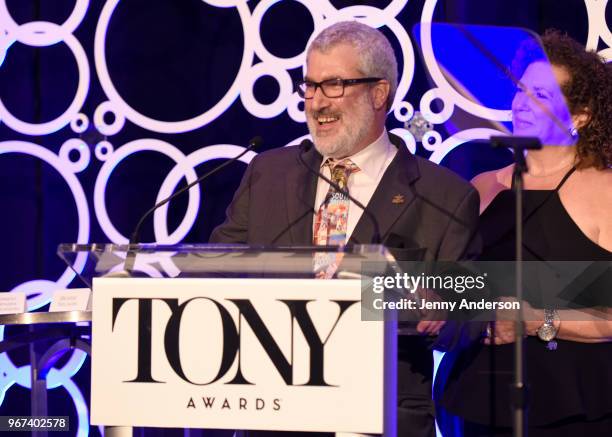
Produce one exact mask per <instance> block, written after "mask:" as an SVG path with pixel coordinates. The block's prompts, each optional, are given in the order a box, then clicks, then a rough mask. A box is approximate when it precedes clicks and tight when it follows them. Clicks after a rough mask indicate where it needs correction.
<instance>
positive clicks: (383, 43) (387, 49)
mask: <svg viewBox="0 0 612 437" xmlns="http://www.w3.org/2000/svg"><path fill="white" fill-rule="evenodd" d="M340 44H348V45H350V46H352V47H354V48H355V49H356V50H357V52H358V53H359V54H360V56H359V63H360V68H359V71H360V72H361V73H362V74H364V75H366V76H370V77H380V78H383V79H385V80H387V81H388V82H389V85H390V87H389V97H388V98H387V110H389V109H391V105H392V104H393V99H394V98H395V92H396V91H397V59H396V58H395V52H394V51H393V48H392V47H391V43H389V40H388V39H387V38H386V37H385V35H383V33H382V32H381V31H379V30H377V29H374V28H372V27H370V26H368V25H367V24H363V23H360V22H358V21H341V22H339V23H335V24H333V25H331V26H330V27H328V28H326V29H324V30H323V31H322V32H321V33H319V34H318V35H317V36H316V38H315V39H314V40H313V41H312V43H311V44H310V47H308V51H307V57H308V56H310V53H311V52H312V51H313V50H317V51H320V52H326V51H328V50H330V49H332V48H333V47H336V46H337V45H340Z"/></svg>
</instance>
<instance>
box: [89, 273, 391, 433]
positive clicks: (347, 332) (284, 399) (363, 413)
mask: <svg viewBox="0 0 612 437" xmlns="http://www.w3.org/2000/svg"><path fill="white" fill-rule="evenodd" d="M93 290H94V291H93V335H92V339H93V345H92V356H93V357H92V381H91V423H92V424H98V425H126V426H127V425H129V426H147V427H181V428H225V429H255V430H256V429H268V430H289V431H330V432H358V433H368V434H377V433H382V432H383V400H384V361H385V356H384V323H381V322H362V321H361V311H360V300H361V296H360V294H361V283H360V281H358V280H311V279H197V278H184V279H150V278H124V279H116V278H96V279H94V287H93Z"/></svg>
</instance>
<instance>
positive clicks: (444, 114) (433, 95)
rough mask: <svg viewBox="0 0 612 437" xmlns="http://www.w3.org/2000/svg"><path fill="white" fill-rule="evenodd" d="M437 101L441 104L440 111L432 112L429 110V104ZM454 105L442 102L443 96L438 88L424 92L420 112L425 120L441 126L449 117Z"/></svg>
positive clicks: (445, 101)
mask: <svg viewBox="0 0 612 437" xmlns="http://www.w3.org/2000/svg"><path fill="white" fill-rule="evenodd" d="M436 99H439V100H441V101H442V103H443V107H442V110H441V111H440V112H433V111H432V110H431V104H432V102H433V101H434V100H436ZM454 109H455V105H454V104H453V103H452V102H449V101H447V100H444V96H443V94H442V91H441V90H440V88H432V89H430V90H428V91H427V92H425V93H424V94H423V96H422V97H421V102H420V110H421V114H423V117H424V118H425V120H427V121H428V122H430V123H433V124H442V123H444V122H446V121H447V120H448V119H449V118H450V116H451V115H453V110H454Z"/></svg>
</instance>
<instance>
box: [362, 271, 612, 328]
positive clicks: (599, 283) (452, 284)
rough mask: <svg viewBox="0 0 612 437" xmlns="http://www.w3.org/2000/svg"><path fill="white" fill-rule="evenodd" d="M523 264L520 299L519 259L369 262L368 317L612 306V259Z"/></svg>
mask: <svg viewBox="0 0 612 437" xmlns="http://www.w3.org/2000/svg"><path fill="white" fill-rule="evenodd" d="M522 266H523V286H522V294H523V296H522V299H520V300H519V299H517V298H516V285H515V284H516V282H515V269H516V263H515V262H489V261H487V262H404V263H398V264H397V265H394V266H392V268H391V269H390V268H389V266H383V265H381V264H376V263H364V265H363V266H362V272H361V273H362V294H361V297H362V302H361V305H362V307H361V308H362V319H363V320H389V319H394V320H400V321H418V320H422V319H424V318H426V319H429V320H449V319H452V320H463V321H469V320H479V321H485V320H486V321H491V320H495V319H497V318H499V314H500V312H503V313H504V315H505V317H507V318H510V319H511V318H515V317H518V314H519V311H520V310H521V309H523V308H524V307H529V308H555V309H569V308H573V309H576V308H578V309H585V310H586V309H590V308H612V297H611V296H610V293H609V290H610V289H612V288H611V286H612V264H611V263H610V262H608V261H606V262H589V261H572V262H566V261H563V262H539V261H533V262H524V263H522ZM605 313H606V312H604V314H605ZM577 314H578V315H577V316H576V317H580V313H579V312H578V313H577Z"/></svg>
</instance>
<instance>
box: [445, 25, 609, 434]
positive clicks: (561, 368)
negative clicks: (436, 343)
mask: <svg viewBox="0 0 612 437" xmlns="http://www.w3.org/2000/svg"><path fill="white" fill-rule="evenodd" d="M542 43H543V46H544V50H545V51H546V54H547V56H548V60H549V61H550V64H549V63H548V61H547V60H546V59H543V56H542V54H541V51H540V50H530V49H529V48H527V50H524V52H523V56H521V57H520V62H517V65H516V67H518V68H517V69H518V72H519V74H518V76H517V77H519V82H518V88H517V92H516V95H515V97H514V99H513V102H512V116H513V117H512V123H513V129H514V134H515V135H520V136H537V137H539V138H540V139H541V141H542V143H543V148H542V149H541V150H537V151H530V152H529V154H528V155H527V158H526V159H527V165H528V172H527V173H526V174H525V175H524V184H525V190H526V191H525V193H524V198H523V199H524V205H525V206H524V213H525V214H524V216H523V232H524V234H523V235H524V245H523V259H524V260H540V261H541V260H546V261H570V260H571V261H578V260H583V261H610V260H612V169H611V168H610V166H611V165H612V70H611V67H610V66H609V65H607V64H606V63H605V62H604V61H603V60H602V59H601V58H600V57H599V56H598V55H597V54H595V53H590V52H586V51H585V50H584V48H583V47H581V46H580V45H579V44H578V43H577V42H575V41H574V40H572V39H571V38H569V37H568V36H565V35H562V34H560V33H559V32H556V31H548V32H546V34H545V35H544V36H543V38H542ZM538 52H539V53H540V54H539V55H538ZM551 69H552V74H551ZM566 102H567V103H566ZM568 108H569V112H568ZM512 174H513V165H511V166H509V167H505V168H502V169H500V170H496V171H491V172H486V173H483V174H480V175H478V176H477V177H476V178H475V179H474V180H473V181H472V182H473V184H474V185H475V187H476V188H477V189H478V191H479V193H480V198H481V206H480V210H481V225H480V226H481V234H482V237H483V243H484V248H483V253H482V256H481V259H483V260H490V261H506V260H507V261H511V260H514V254H515V232H514V231H515V224H514V217H515V215H514V193H513V192H512V189H511V188H512ZM608 273H609V272H608ZM597 291H598V293H600V294H599V297H604V296H607V302H608V304H605V305H603V306H604V307H603V308H598V311H599V313H598V314H602V312H603V313H604V314H605V313H606V312H607V314H609V316H608V317H607V318H606V317H599V318H597V317H594V316H593V314H592V312H591V310H594V308H593V309H591V308H586V309H583V310H580V311H579V310H576V309H558V310H552V309H546V310H544V309H539V308H536V306H537V305H533V307H531V306H530V305H528V304H527V305H526V307H527V310H526V313H527V314H526V315H525V319H526V321H525V331H526V334H527V338H526V340H525V345H526V357H527V362H526V365H527V369H526V373H527V384H528V408H527V419H528V426H529V430H528V434H529V436H530V437H533V436H537V437H544V436H551V437H552V436H554V437H560V436H583V435H584V436H591V437H592V436H610V435H612V313H611V312H610V310H609V308H607V307H608V306H610V305H609V302H610V301H611V300H612V289H611V288H607V289H605V290H600V289H598V290H597ZM524 308H525V306H524ZM593 312H594V311H593ZM514 335H515V331H514V322H513V321H511V320H506V321H504V320H498V321H497V322H496V323H494V324H492V325H489V327H488V329H487V331H486V332H484V333H483V337H484V338H483V339H482V340H479V341H478V342H474V343H473V344H472V345H471V346H470V347H467V348H464V349H462V350H459V351H454V352H450V353H448V354H447V356H446V357H445V358H444V361H443V363H442V366H441V369H442V371H443V372H444V373H448V374H449V377H448V380H447V382H446V385H445V387H444V390H443V393H442V394H441V396H440V399H438V401H439V404H440V405H441V406H442V407H443V408H444V410H446V411H447V412H450V413H451V414H454V415H457V416H459V417H460V418H461V419H463V420H462V421H460V422H461V424H462V425H461V430H462V431H463V435H464V436H466V437H474V436H489V435H494V436H502V435H504V436H505V435H508V436H510V435H512V408H511V394H510V387H511V384H512V382H513V356H514V355H513V354H514V351H513V344H512V343H513V342H514ZM450 422H454V423H455V424H457V423H458V422H459V421H450ZM448 435H453V434H452V432H451V433H450V434H445V437H446V436H448Z"/></svg>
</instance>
